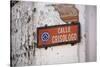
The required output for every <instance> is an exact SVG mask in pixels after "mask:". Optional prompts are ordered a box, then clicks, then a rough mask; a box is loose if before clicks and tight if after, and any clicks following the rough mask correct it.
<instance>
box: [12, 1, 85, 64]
mask: <svg viewBox="0 0 100 67" xmlns="http://www.w3.org/2000/svg"><path fill="white" fill-rule="evenodd" d="M46 5H47V6H46ZM34 8H35V9H34ZM77 8H78V9H79V10H80V12H81V15H80V16H81V18H80V20H81V21H82V22H81V23H82V25H84V18H83V17H82V16H83V15H82V14H83V13H84V7H79V6H77ZM82 8H83V9H82ZM11 13H12V15H11V16H12V19H11V21H12V22H11V45H12V48H11V49H12V54H11V58H12V66H25V65H42V64H43V65H44V64H58V63H76V62H84V61H85V45H84V44H85V41H84V37H83V40H82V42H81V43H80V44H77V45H74V46H71V45H70V44H68V45H66V44H65V45H62V46H54V47H48V49H45V48H40V49H39V48H36V45H37V44H36V43H37V38H36V36H37V33H36V29H37V27H41V26H45V25H46V24H47V25H48V26H51V25H59V24H65V22H63V21H62V20H61V19H60V16H59V13H58V11H56V10H55V8H54V7H53V6H51V5H50V3H38V2H23V1H22V2H18V3H16V4H15V6H13V7H12V10H11ZM82 31H83V33H82V36H83V35H84V27H82ZM80 48H81V49H80ZM80 54H81V55H80Z"/></svg>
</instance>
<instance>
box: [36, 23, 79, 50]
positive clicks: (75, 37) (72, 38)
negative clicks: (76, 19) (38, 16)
mask: <svg viewBox="0 0 100 67" xmlns="http://www.w3.org/2000/svg"><path fill="white" fill-rule="evenodd" d="M78 42H80V23H73V24H63V25H55V26H47V27H39V28H37V47H38V48H42V47H49V46H56V45H63V44H75V43H78Z"/></svg>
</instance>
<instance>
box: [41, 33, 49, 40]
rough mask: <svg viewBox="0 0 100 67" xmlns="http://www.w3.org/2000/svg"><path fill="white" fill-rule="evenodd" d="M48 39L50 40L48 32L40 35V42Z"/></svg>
mask: <svg viewBox="0 0 100 67" xmlns="http://www.w3.org/2000/svg"><path fill="white" fill-rule="evenodd" d="M49 38H50V35H49V33H48V32H44V33H42V35H41V39H42V41H48V40H49Z"/></svg>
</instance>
